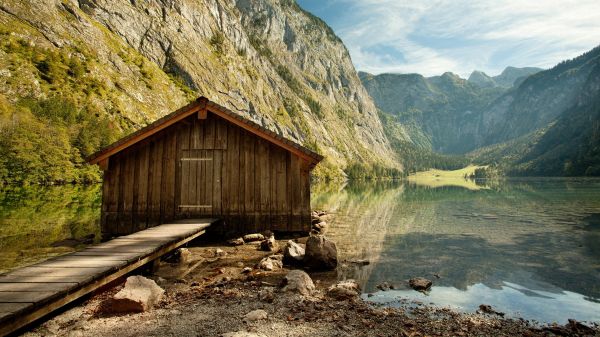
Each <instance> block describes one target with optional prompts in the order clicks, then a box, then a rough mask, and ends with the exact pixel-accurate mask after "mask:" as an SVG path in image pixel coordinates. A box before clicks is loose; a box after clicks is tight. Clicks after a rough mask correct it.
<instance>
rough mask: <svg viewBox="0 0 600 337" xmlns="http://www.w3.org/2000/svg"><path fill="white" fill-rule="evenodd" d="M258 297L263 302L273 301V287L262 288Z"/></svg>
mask: <svg viewBox="0 0 600 337" xmlns="http://www.w3.org/2000/svg"><path fill="white" fill-rule="evenodd" d="M258 299H259V300H261V301H263V302H267V303H273V301H274V300H275V294H274V292H273V289H272V288H269V289H263V290H261V291H259V292H258Z"/></svg>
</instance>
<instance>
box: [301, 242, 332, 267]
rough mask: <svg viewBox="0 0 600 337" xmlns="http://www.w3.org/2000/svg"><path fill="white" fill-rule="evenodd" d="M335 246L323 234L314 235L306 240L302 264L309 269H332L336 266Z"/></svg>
mask: <svg viewBox="0 0 600 337" xmlns="http://www.w3.org/2000/svg"><path fill="white" fill-rule="evenodd" d="M337 264H338V259H337V248H336V246H335V243H334V242H333V241H330V240H329V239H327V238H326V237H325V236H323V235H314V236H311V237H309V238H308V240H307V241H306V252H305V255H304V265H305V266H306V267H308V268H311V269H317V270H332V269H335V267H337Z"/></svg>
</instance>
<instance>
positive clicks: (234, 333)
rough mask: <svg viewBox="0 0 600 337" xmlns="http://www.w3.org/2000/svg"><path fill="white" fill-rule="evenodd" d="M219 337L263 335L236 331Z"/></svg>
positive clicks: (261, 335)
mask: <svg viewBox="0 0 600 337" xmlns="http://www.w3.org/2000/svg"><path fill="white" fill-rule="evenodd" d="M221 337H265V335H263V334H258V333H254V332H248V331H236V332H227V333H224V334H222V335H221Z"/></svg>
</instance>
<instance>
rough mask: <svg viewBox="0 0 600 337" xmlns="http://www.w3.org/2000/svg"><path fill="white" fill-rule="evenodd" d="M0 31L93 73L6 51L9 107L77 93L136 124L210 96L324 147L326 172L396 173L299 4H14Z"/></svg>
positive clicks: (342, 58)
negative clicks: (50, 71) (354, 166)
mask: <svg viewBox="0 0 600 337" xmlns="http://www.w3.org/2000/svg"><path fill="white" fill-rule="evenodd" d="M0 28H1V29H0V33H2V32H3V34H5V36H7V37H9V38H10V39H13V40H15V43H17V44H27V46H25V47H24V48H25V49H27V48H29V49H32V50H35V51H36V53H38V54H42V55H45V54H57V55H59V56H60V57H59V58H58V59H59V61H60V62H59V63H60V64H59V67H58V68H59V69H63V68H64V69H68V68H69V67H70V65H69V64H70V63H69V62H72V60H77V62H81V63H83V64H84V67H85V71H84V72H83V74H82V75H81V76H82V77H81V81H79V83H84V84H82V85H83V86H84V88H81V86H82V85H79V86H77V85H75V84H74V83H72V82H75V81H70V80H69V81H63V79H62V78H58V79H56V81H54V82H52V81H48V80H47V78H46V79H44V73H43V71H41V70H40V68H39V67H38V66H37V65H38V64H37V63H36V60H35V59H32V58H31V57H29V56H30V54H31V52H28V51H25V52H22V53H21V54H19V55H17V56H18V57H15V55H16V54H15V53H14V51H13V50H7V49H6V48H4V51H3V53H2V54H0V66H2V69H3V70H2V72H1V73H0V83H2V84H3V85H2V86H1V87H0V94H1V95H3V96H4V97H5V98H6V100H8V101H10V102H16V101H17V100H18V99H19V98H20V97H28V96H32V97H50V96H53V95H57V94H58V95H60V94H66V92H67V91H68V92H69V95H70V97H71V96H73V97H74V100H75V101H76V102H77V104H78V105H79V106H90V105H93V106H94V107H95V108H96V110H97V111H96V113H97V114H98V115H102V116H104V115H106V116H109V117H110V118H111V119H112V120H113V121H115V122H116V123H115V124H117V125H120V126H121V127H123V128H128V129H135V128H138V127H140V126H143V125H145V124H146V123H148V122H151V121H152V120H154V119H156V118H158V117H160V116H162V115H164V114H166V113H168V112H170V111H172V110H174V109H176V108H177V107H179V106H181V105H183V104H185V103H186V102H187V101H189V100H190V99H192V98H193V97H195V96H199V95H204V96H207V97H209V98H210V99H211V100H214V101H216V102H218V103H220V104H222V105H224V106H226V107H228V108H230V109H232V110H233V111H236V112H238V113H240V114H242V115H245V116H246V117H248V118H251V119H253V120H254V121H256V122H258V123H260V124H262V125H264V126H266V127H268V128H270V129H272V130H273V131H276V132H278V133H279V134H281V135H283V136H285V137H289V138H292V139H295V140H297V141H299V142H300V143H304V144H305V145H307V146H309V147H312V148H313V149H316V150H318V151H320V152H321V153H322V154H324V155H325V156H326V157H327V158H328V162H327V163H325V165H324V166H325V167H328V166H329V168H333V167H334V166H335V167H345V166H346V165H348V164H350V163H353V162H364V163H379V164H384V165H386V166H396V167H397V166H398V164H397V162H396V161H395V159H394V156H393V154H392V151H391V150H390V147H389V144H388V141H387V139H386V137H385V135H384V132H383V128H382V125H381V122H380V121H379V118H378V116H377V110H376V108H375V105H374V103H373V102H372V100H371V99H370V97H369V95H368V94H367V92H366V90H365V89H364V87H363V86H362V84H361V82H360V80H359V78H358V76H357V74H356V71H355V70H354V67H353V65H352V62H351V60H350V56H349V54H348V51H347V50H346V48H345V47H344V45H343V44H342V42H341V41H340V40H339V39H338V38H337V37H336V36H335V34H333V32H332V31H331V29H330V28H329V27H327V26H326V25H325V24H324V23H323V22H322V21H321V20H320V19H318V18H316V17H314V16H312V15H310V14H309V13H307V12H305V11H303V10H302V9H301V8H300V7H298V5H297V4H296V3H295V2H294V1H291V0H238V1H235V2H222V1H213V0H199V1H192V0H174V1H160V0H154V1H136V0H131V1H126V0H119V1H113V0H79V1H76V0H64V1H59V0H43V1H16V0H8V1H3V2H2V4H0ZM29 49H27V50H29ZM19 50H20V49H19ZM17 58H18V59H19V60H18V62H20V66H19V67H11V66H10V65H11V64H13V65H14V64H15V62H17V61H15V60H16V59H17ZM61 67H62V68H61ZM67 73H68V71H67ZM59 77H60V76H59ZM83 80H85V81H83ZM90 81H91V82H94V83H96V84H94V85H95V86H92V85H87V84H86V83H87V82H90ZM62 82H64V83H63V84H64V85H61V86H58V85H57V83H62ZM89 86H92V89H91V90H90V88H89ZM97 87H100V89H101V90H96V89H95V88H97ZM332 171H333V170H332Z"/></svg>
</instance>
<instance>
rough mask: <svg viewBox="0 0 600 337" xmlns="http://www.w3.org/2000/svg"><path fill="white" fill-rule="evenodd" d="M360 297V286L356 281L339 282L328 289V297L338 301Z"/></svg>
mask: <svg viewBox="0 0 600 337" xmlns="http://www.w3.org/2000/svg"><path fill="white" fill-rule="evenodd" d="M358 295H360V286H359V285H358V283H356V281H354V280H346V281H342V282H338V283H337V284H334V285H332V286H331V287H329V289H327V296H329V297H331V298H335V299H336V300H347V299H352V298H355V297H357V296H358Z"/></svg>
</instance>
